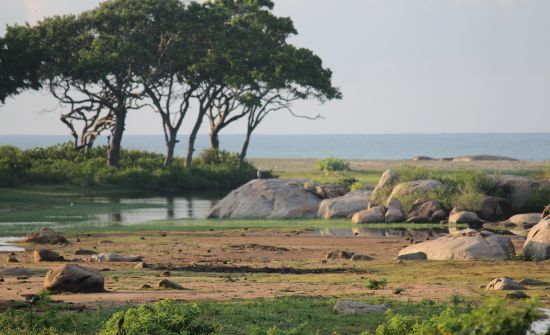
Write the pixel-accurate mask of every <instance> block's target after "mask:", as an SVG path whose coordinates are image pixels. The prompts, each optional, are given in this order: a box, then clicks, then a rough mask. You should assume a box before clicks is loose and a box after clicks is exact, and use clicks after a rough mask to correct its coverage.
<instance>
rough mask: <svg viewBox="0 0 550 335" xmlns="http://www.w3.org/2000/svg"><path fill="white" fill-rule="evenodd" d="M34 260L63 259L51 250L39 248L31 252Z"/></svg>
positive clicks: (58, 260)
mask: <svg viewBox="0 0 550 335" xmlns="http://www.w3.org/2000/svg"><path fill="white" fill-rule="evenodd" d="M32 255H33V258H34V261H35V262H37V263H38V262H61V261H63V260H64V258H63V256H60V255H59V254H58V253H57V252H55V251H53V250H46V249H40V250H35V251H34V252H33V253H32Z"/></svg>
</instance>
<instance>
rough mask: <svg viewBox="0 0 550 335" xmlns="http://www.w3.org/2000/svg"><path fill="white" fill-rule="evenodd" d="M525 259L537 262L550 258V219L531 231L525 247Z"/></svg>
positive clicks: (541, 222)
mask: <svg viewBox="0 0 550 335" xmlns="http://www.w3.org/2000/svg"><path fill="white" fill-rule="evenodd" d="M523 257H525V258H528V259H537V260H544V259H548V258H550V219H545V220H542V221H540V222H539V223H538V224H537V225H536V226H534V227H533V228H531V230H529V234H528V235H527V239H526V240H525V244H524V245H523Z"/></svg>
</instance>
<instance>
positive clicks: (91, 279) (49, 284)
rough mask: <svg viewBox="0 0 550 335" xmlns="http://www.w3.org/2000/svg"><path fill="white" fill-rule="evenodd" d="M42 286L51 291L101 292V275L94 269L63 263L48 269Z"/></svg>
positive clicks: (102, 287) (102, 286)
mask: <svg viewBox="0 0 550 335" xmlns="http://www.w3.org/2000/svg"><path fill="white" fill-rule="evenodd" d="M44 288H45V289H47V290H50V291H53V292H75V293H78V292H82V293H93V292H103V291H105V288H104V279H103V275H102V274H101V273H100V272H99V271H96V270H92V269H85V268H83V267H80V266H78V265H76V264H65V265H62V266H60V267H57V268H55V269H53V270H50V271H49V272H48V273H47V274H46V278H45V279H44Z"/></svg>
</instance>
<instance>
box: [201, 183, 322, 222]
mask: <svg viewBox="0 0 550 335" xmlns="http://www.w3.org/2000/svg"><path fill="white" fill-rule="evenodd" d="M303 184H304V180H292V179H291V180H281V179H257V180H253V181H251V182H249V183H247V184H245V185H243V186H241V187H239V188H238V189H236V190H234V191H232V192H231V193H229V195H227V196H226V197H225V198H223V199H222V200H221V201H220V202H218V204H217V205H216V206H214V207H213V208H212V210H211V212H210V214H209V215H208V218H219V219H226V218H231V219H288V218H314V217H316V216H317V211H318V209H319V203H320V199H319V197H318V196H316V195H315V194H312V193H311V192H308V191H307V190H306V189H305V188H304V185H303Z"/></svg>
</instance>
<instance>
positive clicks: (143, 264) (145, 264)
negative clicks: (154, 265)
mask: <svg viewBox="0 0 550 335" xmlns="http://www.w3.org/2000/svg"><path fill="white" fill-rule="evenodd" d="M147 268H149V264H147V263H145V262H139V263H137V264H136V266H134V269H138V270H141V269H147Z"/></svg>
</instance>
